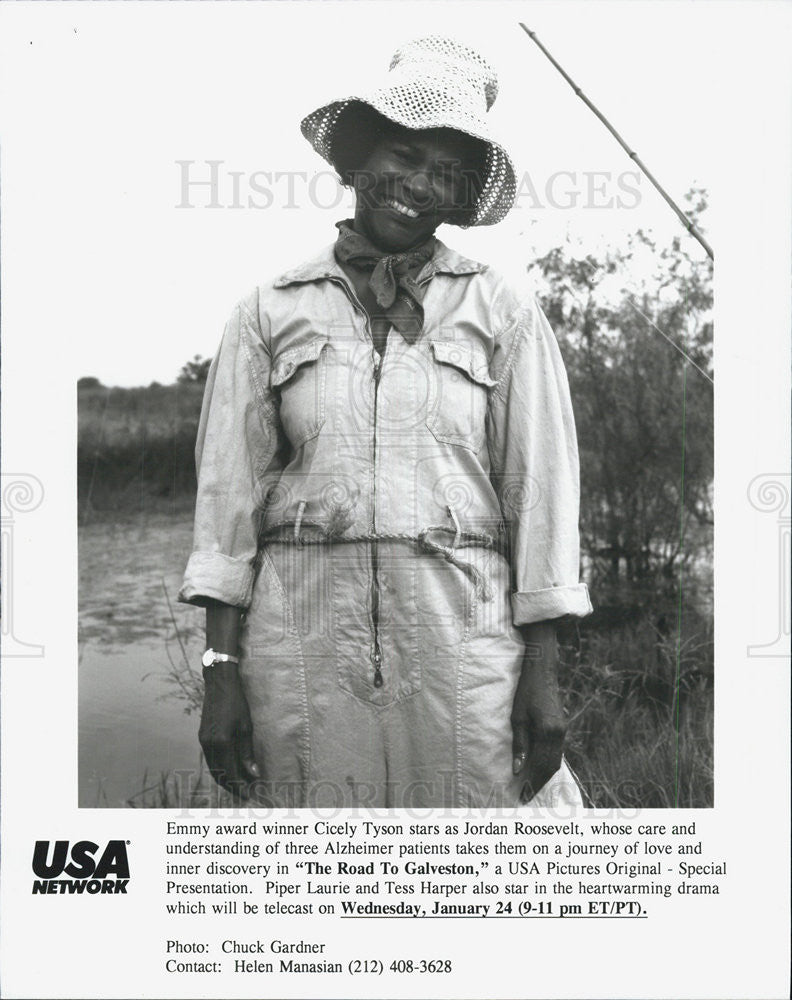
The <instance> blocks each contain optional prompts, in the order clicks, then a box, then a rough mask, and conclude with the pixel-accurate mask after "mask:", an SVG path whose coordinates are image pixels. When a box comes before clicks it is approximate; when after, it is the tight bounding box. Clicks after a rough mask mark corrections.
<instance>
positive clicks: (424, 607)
mask: <svg viewBox="0 0 792 1000" xmlns="http://www.w3.org/2000/svg"><path fill="white" fill-rule="evenodd" d="M496 94H497V81H496V77H495V74H494V72H493V71H492V69H491V67H490V66H489V65H488V64H487V63H486V62H485V60H484V59H482V57H481V56H479V55H478V54H477V53H476V52H474V51H473V50H471V49H469V48H467V47H465V46H462V45H459V44H458V43H456V42H454V41H452V40H449V39H446V38H436V37H431V38H424V39H419V40H417V41H415V42H412V43H410V44H409V45H407V46H405V47H404V48H403V49H402V50H401V51H400V52H398V53H397V54H396V56H394V59H393V62H392V63H391V72H390V75H389V78H388V80H387V81H386V84H385V85H384V86H382V87H381V88H380V89H378V90H376V91H374V92H373V93H372V94H371V95H369V96H368V97H367V98H360V97H352V98H348V99H345V100H341V101H335V102H332V103H331V104H328V105H326V106H324V107H322V108H319V109H318V110H317V111H315V112H314V113H313V114H311V115H309V116H308V117H307V118H305V119H304V120H303V122H302V131H303V134H304V135H305V137H306V138H307V139H308V140H309V141H310V142H311V143H312V145H313V146H314V148H315V149H316V150H317V151H318V152H319V153H320V154H321V155H322V156H323V157H324V158H325V159H326V160H327V161H328V162H330V163H331V164H332V165H333V166H334V167H335V168H336V169H337V170H338V172H339V174H340V176H341V178H342V180H344V181H345V182H346V183H348V184H349V185H351V186H352V187H353V189H354V192H355V196H356V202H355V204H356V207H355V214H354V218H353V219H350V220H346V221H344V222H340V223H338V230H339V232H338V236H337V239H336V242H335V243H334V244H333V245H332V246H330V247H328V248H327V249H326V250H324V251H322V252H321V253H320V254H319V255H318V256H317V257H315V258H314V259H312V260H310V261H308V262H307V263H305V264H303V265H301V266H300V267H297V268H294V269H292V270H290V271H287V272H285V273H284V274H281V275H280V276H279V277H278V278H276V279H275V280H274V281H272V282H270V283H268V284H265V285H263V286H261V287H259V288H257V289H255V291H254V292H253V293H251V295H249V296H248V297H247V298H245V299H244V300H243V301H242V302H241V303H240V304H239V305H238V306H237V308H236V309H235V310H234V312H233V313H232V316H231V319H230V320H229V323H228V325H227V327H226V331H225V334H224V337H223V341H222V344H221V347H220V350H219V352H218V353H217V355H216V357H215V360H214V362H213V364H212V368H211V371H210V373H209V378H208V381H207V387H206V394H205V398H204V404H203V410H202V414H201V423H200V428H199V433H198V446H197V454H198V466H199V469H198V471H199V485H198V497H197V505H196V519H195V546H194V552H193V554H192V556H191V558H190V561H189V564H188V567H187V571H186V574H185V579H184V584H183V587H182V591H181V595H180V598H181V600H183V601H186V602H189V603H194V604H200V605H204V606H206V607H207V651H206V653H205V654H204V658H203V664H204V671H205V672H204V677H205V682H206V689H205V700H204V707H203V714H202V719H201V728H200V733H199V738H200V741H201V744H202V747H203V749H204V753H205V755H206V758H207V761H208V764H209V767H210V769H211V771H212V774H213V775H214V777H215V778H216V780H217V781H219V782H220V783H221V784H223V785H225V786H227V787H229V788H231V789H232V790H234V791H236V792H238V793H239V794H240V795H242V796H243V797H252V798H254V799H255V800H256V801H259V802H262V803H266V804H270V805H283V806H286V805H297V806H309V805H332V806H353V805H362V806H369V807H373V806H383V807H393V806H402V807H405V806H410V807H432V806H434V807H437V806H465V805H473V806H483V805H487V806H499V805H505V806H509V805H517V804H519V803H520V802H525V801H527V800H533V801H534V802H535V803H536V804H543V805H557V804H559V803H560V802H568V803H575V804H579V803H580V794H579V790H578V788H577V785H576V783H575V781H574V779H573V777H572V775H571V773H570V771H569V770H568V768H567V767H566V765H565V763H564V761H563V757H562V749H563V738H564V721H563V712H562V708H561V704H560V699H559V694H558V683H557V679H556V648H555V623H554V620H555V619H558V618H560V617H562V616H565V615H585V614H587V613H588V612H589V610H590V607H591V606H590V604H589V600H588V593H587V590H586V587H585V585H584V584H581V583H580V582H579V580H578V561H579V552H578V528H577V518H578V459H577V444H576V439H575V428H574V421H573V418H572V410H571V405H570V401H569V391H568V387H567V381H566V375H565V372H564V368H563V365H562V362H561V358H560V354H559V351H558V347H557V344H556V342H555V339H554V337H553V334H552V332H551V330H550V328H549V326H548V324H547V321H546V319H545V317H544V316H543V315H542V313H541V311H540V310H539V309H538V307H537V306H536V305H535V304H534V302H533V301H532V300H530V299H525V298H524V297H522V296H521V295H519V294H518V293H517V292H516V291H515V290H514V289H512V288H511V287H510V286H509V285H508V283H507V282H505V281H504V280H503V278H502V277H501V276H499V275H498V274H496V273H495V272H494V271H492V270H491V269H489V268H488V267H487V266H486V265H484V264H480V263H477V262H476V261H473V260H469V259H467V258H465V257H462V256H461V255H459V254H457V253H455V252H454V251H453V250H450V249H449V248H448V247H446V246H445V245H444V244H443V243H441V242H440V241H439V240H438V239H437V238H436V237H435V231H436V230H437V228H438V226H439V225H440V224H441V223H444V222H446V223H454V224H457V225H489V224H492V223H495V222H498V221H499V220H500V219H502V218H503V216H504V215H505V214H506V213H507V212H508V210H509V208H510V207H511V205H512V202H513V200H514V194H515V183H514V170H513V167H512V164H511V161H510V159H509V157H508V155H507V154H506V152H505V150H504V149H503V147H502V146H501V145H500V144H499V143H497V142H496V141H495V140H494V139H493V138H492V137H491V136H490V135H489V131H488V128H487V122H486V118H485V115H486V112H487V111H488V110H489V108H490V107H491V105H492V102H493V101H494V100H495V96H496Z"/></svg>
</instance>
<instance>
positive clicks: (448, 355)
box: [426, 340, 495, 451]
mask: <svg viewBox="0 0 792 1000" xmlns="http://www.w3.org/2000/svg"><path fill="white" fill-rule="evenodd" d="M430 344H431V356H430V359H429V404H428V408H427V415H426V425H427V427H428V428H429V430H430V431H431V432H432V434H433V435H434V436H435V438H436V439H437V440H438V441H443V442H446V443H448V444H456V445H461V446H462V447H463V448H470V449H472V450H473V451H478V450H479V449H480V448H481V446H482V445H483V444H484V424H485V418H486V414H487V398H488V390H489V389H490V388H491V387H492V386H494V385H495V379H493V378H490V374H489V366H488V363H487V358H486V355H485V354H484V353H483V352H482V351H478V350H476V349H475V348H473V347H470V346H469V345H468V344H463V343H461V342H459V341H455V340H432V341H430Z"/></svg>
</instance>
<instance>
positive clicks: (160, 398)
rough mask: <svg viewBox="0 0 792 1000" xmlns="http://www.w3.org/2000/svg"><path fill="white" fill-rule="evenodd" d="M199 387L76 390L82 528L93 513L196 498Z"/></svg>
mask: <svg viewBox="0 0 792 1000" xmlns="http://www.w3.org/2000/svg"><path fill="white" fill-rule="evenodd" d="M202 395H203V386H202V385H200V384H197V383H188V384H184V385H181V384H175V385H165V386H163V385H152V386H150V387H148V388H135V389H119V388H106V387H104V386H96V387H89V388H84V387H81V388H80V389H79V391H78V404H77V405H78V444H77V486H78V498H79V504H80V518H81V522H82V523H85V521H86V520H88V519H90V518H91V516H92V515H95V514H101V513H107V512H114V511H117V510H118V509H119V508H121V509H124V510H130V509H143V508H150V507H151V506H152V505H153V504H157V503H158V504H159V505H160V506H163V504H167V503H170V504H177V503H183V501H184V499H185V498H190V499H191V498H192V496H193V495H194V492H195V457H194V456H195V436H196V432H197V429H198V417H199V415H200V410H201V398H202Z"/></svg>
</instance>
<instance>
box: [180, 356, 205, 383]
mask: <svg viewBox="0 0 792 1000" xmlns="http://www.w3.org/2000/svg"><path fill="white" fill-rule="evenodd" d="M211 364H212V359H211V358H202V357H201V355H200V354H196V355H194V356H193V359H192V361H187V362H185V364H183V365H182V367H181V371H180V372H179V374H178V375H177V376H176V381H177V382H179V383H180V384H182V385H184V384H189V383H190V382H199V383H200V384H201V385H203V383H204V382H206V377H207V375H208V374H209V368H210V366H211Z"/></svg>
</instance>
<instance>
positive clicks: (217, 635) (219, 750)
mask: <svg viewBox="0 0 792 1000" xmlns="http://www.w3.org/2000/svg"><path fill="white" fill-rule="evenodd" d="M241 621H242V618H241V613H240V609H239V608H236V607H233V606H232V605H230V604H223V602H222V601H207V605H206V647H207V649H215V650H218V651H219V652H226V653H232V654H234V655H236V654H237V653H238V651H239V634H240V628H241ZM203 676H204V702H203V711H202V712H201V725H200V727H199V729H198V741H199V743H200V744H201V749H202V750H203V752H204V757H206V763H207V764H208V765H209V770H210V771H211V772H212V777H213V778H214V780H215V781H216V782H217V783H218V785H222V786H223V788H227V789H228V790H229V791H231V792H233V793H234V794H235V795H239V796H240V798H243V799H248V798H250V783H251V781H254V780H256V779H257V778H258V777H259V769H258V766H257V765H256V762H255V760H254V758H253V725H252V722H251V719H250V709H249V708H248V703H247V699H246V698H245V692H244V691H243V689H242V682H241V680H240V679H239V673H238V671H237V666H236V664H235V663H228V662H223V661H220V662H218V663H215V664H214V665H213V666H211V667H204V672H203Z"/></svg>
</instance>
